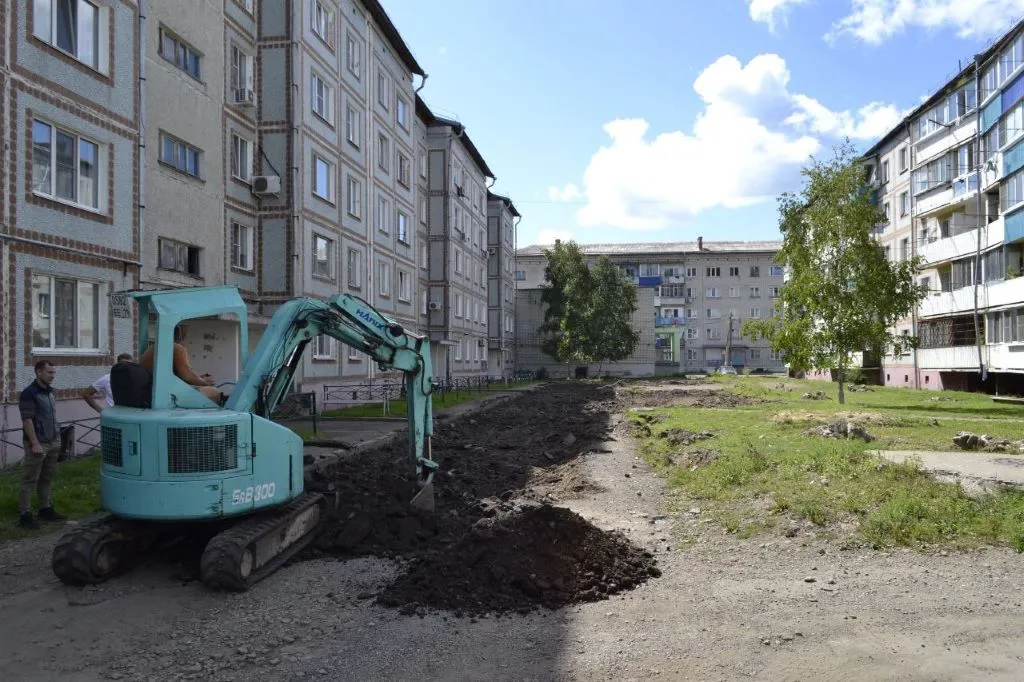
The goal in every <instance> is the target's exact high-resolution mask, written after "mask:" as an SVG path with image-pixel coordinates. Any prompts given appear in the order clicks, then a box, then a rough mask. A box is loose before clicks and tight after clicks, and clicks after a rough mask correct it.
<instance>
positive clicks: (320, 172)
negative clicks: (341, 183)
mask: <svg viewBox="0 0 1024 682" xmlns="http://www.w3.org/2000/svg"><path fill="white" fill-rule="evenodd" d="M313 194H315V195H316V196H318V197H320V198H321V199H324V200H325V201H334V166H333V164H331V163H329V162H328V161H326V160H324V159H322V158H320V157H319V156H317V155H316V153H314V154H313Z"/></svg>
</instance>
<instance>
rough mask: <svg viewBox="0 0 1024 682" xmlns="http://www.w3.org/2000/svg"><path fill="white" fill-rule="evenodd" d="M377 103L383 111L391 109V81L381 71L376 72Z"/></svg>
mask: <svg viewBox="0 0 1024 682" xmlns="http://www.w3.org/2000/svg"><path fill="white" fill-rule="evenodd" d="M377 102H379V103H380V105H381V106H382V107H384V111H388V110H389V109H390V108H391V80H390V79H389V78H388V75H387V74H386V73H384V70H383V69H378V70H377Z"/></svg>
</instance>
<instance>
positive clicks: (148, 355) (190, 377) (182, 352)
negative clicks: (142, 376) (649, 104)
mask: <svg viewBox="0 0 1024 682" xmlns="http://www.w3.org/2000/svg"><path fill="white" fill-rule="evenodd" d="M155 349H156V345H155V344H154V343H153V341H152V339H151V340H150V342H149V348H147V349H146V351H145V352H144V353H143V354H142V356H141V357H140V358H139V364H140V365H142V366H143V367H145V368H146V369H148V370H149V371H150V372H152V371H153V353H154V351H155ZM174 376H176V377H178V378H179V379H181V380H182V381H184V382H185V383H186V384H189V385H191V386H193V387H195V389H196V390H197V391H199V392H200V393H202V394H203V395H205V396H206V397H207V398H209V399H210V400H212V401H213V402H215V403H217V404H218V405H223V404H224V402H225V401H226V400H227V396H226V395H224V394H223V393H221V392H220V390H218V389H217V387H216V386H215V385H214V381H213V377H212V376H210V375H209V374H202V375H199V374H196V373H195V370H193V369H192V363H190V362H189V359H188V350H187V349H186V348H185V346H183V345H182V344H181V327H180V326H178V327H175V328H174Z"/></svg>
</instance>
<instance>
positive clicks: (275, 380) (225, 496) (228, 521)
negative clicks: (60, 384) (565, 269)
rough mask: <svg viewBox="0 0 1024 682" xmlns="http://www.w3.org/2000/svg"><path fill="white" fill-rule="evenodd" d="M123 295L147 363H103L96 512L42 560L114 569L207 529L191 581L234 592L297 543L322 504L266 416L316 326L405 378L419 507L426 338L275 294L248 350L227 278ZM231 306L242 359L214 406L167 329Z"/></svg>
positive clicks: (95, 572)
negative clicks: (182, 373)
mask: <svg viewBox="0 0 1024 682" xmlns="http://www.w3.org/2000/svg"><path fill="white" fill-rule="evenodd" d="M122 295H125V296H127V300H129V301H130V300H134V302H135V303H136V304H137V309H136V319H137V320H138V331H137V337H138V349H137V351H138V355H137V356H136V357H141V355H142V352H143V351H144V350H146V349H147V348H148V346H149V344H150V338H149V337H150V325H151V320H155V325H154V335H153V336H154V338H153V343H154V344H155V347H154V352H153V365H152V371H150V370H148V369H146V368H144V367H142V366H141V365H139V364H137V363H118V364H117V365H114V367H112V368H111V387H112V393H113V398H114V403H115V404H114V406H113V407H111V408H108V409H106V410H104V411H103V412H102V414H101V415H100V432H101V435H100V450H101V456H102V460H103V461H102V468H101V473H100V497H101V502H102V505H103V508H104V509H105V510H106V511H107V512H109V514H108V515H107V516H105V517H103V518H99V519H96V520H94V521H91V522H87V523H84V524H81V525H79V526H76V527H75V528H73V529H72V530H70V531H69V532H67V533H66V534H65V535H64V536H63V537H62V538H61V540H60V541H59V542H58V544H57V546H56V547H55V548H54V551H53V557H52V567H53V571H54V573H55V574H56V575H57V577H58V578H60V580H61V581H63V582H64V583H67V584H72V585H86V584H95V583H100V582H103V581H105V580H107V579H108V578H110V577H111V576H113V575H115V574H117V573H119V572H121V571H122V570H123V569H124V568H126V567H127V566H128V565H130V563H131V562H132V559H133V558H138V556H139V555H140V554H141V553H143V552H145V551H146V549H148V548H149V547H151V546H152V544H153V543H154V542H155V539H156V538H158V537H160V536H161V535H163V534H164V531H166V530H167V529H168V528H172V527H173V528H175V529H178V530H179V531H181V529H182V526H184V532H192V531H200V532H198V533H196V534H197V535H200V536H201V537H204V538H205V537H210V535H211V534H212V537H211V538H210V539H209V541H208V542H207V543H206V545H205V548H204V550H203V554H202V558H201V561H200V577H201V579H202V581H203V582H204V583H206V584H207V585H209V586H211V587H213V588H217V589H228V590H234V591H244V590H246V589H248V588H249V587H251V586H252V585H253V584H255V583H256V582H258V581H259V580H261V579H263V578H265V577H266V576H267V575H269V574H271V573H272V572H273V571H275V570H276V569H277V568H279V567H280V566H281V565H282V564H284V563H285V562H286V561H288V560H289V559H290V558H292V557H294V556H295V555H296V554H298V553H299V552H300V551H301V550H302V549H304V548H305V547H307V546H308V545H309V544H310V543H311V542H312V541H313V540H314V539H315V537H316V535H317V534H318V532H319V531H320V529H321V528H322V527H323V524H324V522H325V521H326V519H327V518H328V516H329V514H330V513H331V512H332V508H331V506H332V504H335V503H334V502H332V499H331V498H332V496H331V495H325V494H322V493H318V492H311V491H307V490H306V485H305V481H304V474H303V471H304V466H303V442H302V438H301V437H299V436H298V435H297V434H295V433H294V432H293V431H292V430H290V429H288V428H287V427H285V426H282V425H280V424H277V423H275V422H273V421H272V420H271V415H272V413H273V412H274V409H275V408H276V407H277V406H278V405H279V404H280V402H281V401H282V400H283V399H284V398H285V396H286V395H287V394H288V392H289V390H290V388H291V385H292V379H293V376H294V374H295V371H296V369H297V368H298V366H299V363H300V362H301V359H302V355H303V352H304V351H305V349H306V346H307V345H308V344H309V343H310V341H312V340H313V339H314V338H316V337H317V336H318V335H321V334H324V335H327V336H330V337H332V338H334V339H337V340H338V341H340V342H341V343H344V344H346V345H347V346H349V347H350V348H354V349H357V350H359V351H361V352H363V353H365V354H366V355H368V356H370V358H371V359H372V360H374V361H375V362H377V363H378V365H379V366H380V367H381V368H382V369H385V370H398V371H401V372H402V373H403V374H404V376H405V395H406V399H407V404H408V424H409V432H408V436H409V456H410V460H411V462H410V464H411V467H412V469H413V470H414V472H415V475H416V478H417V482H418V484H419V492H418V493H417V494H416V496H415V497H414V498H413V500H412V504H413V506H414V507H418V508H420V509H428V510H430V509H433V501H434V498H433V476H434V472H435V470H436V469H437V464H436V463H435V462H434V460H433V459H432V457H431V451H430V438H431V434H432V433H433V417H432V411H431V410H432V407H431V392H432V386H433V385H432V370H431V363H430V344H429V341H427V340H426V339H425V338H422V337H420V336H417V335H414V334H411V333H409V332H407V331H406V330H404V329H403V328H402V326H401V325H400V324H398V323H396V322H395V321H394V320H392V319H389V318H387V317H385V316H384V315H383V314H382V313H381V312H379V311H378V310H376V309H374V308H373V307H371V306H370V305H369V304H367V303H366V302H365V301H363V300H362V299H360V298H358V297H356V296H352V295H349V294H340V295H337V296H334V297H332V298H330V299H328V300H321V299H317V298H307V297H299V298H294V299H291V300H289V301H287V302H285V303H283V304H282V305H281V306H280V307H279V308H278V309H277V311H276V312H275V313H274V315H273V317H272V318H271V319H270V322H269V324H268V325H267V327H266V329H265V330H264V332H263V336H262V338H261V339H260V342H259V344H258V345H257V346H256V348H255V350H254V351H253V352H252V354H251V355H250V354H249V353H248V349H249V343H248V323H247V310H246V306H245V303H244V302H243V301H242V298H241V295H240V294H239V292H238V289H237V288H235V287H195V288H189V289H175V290H167V291H132V292H125V293H124V294H122ZM227 316H233V317H235V318H237V319H238V321H239V335H240V344H239V353H240V356H241V365H242V367H243V370H242V373H241V375H240V376H239V377H238V380H237V382H235V387H234V390H232V391H231V393H230V395H229V396H228V397H227V399H226V402H224V404H223V406H221V405H219V404H217V403H216V402H214V401H213V400H211V399H210V398H208V397H207V396H206V395H204V394H203V393H201V392H200V391H198V390H196V388H195V387H193V386H191V385H189V384H187V383H185V382H184V381H183V380H182V379H180V378H178V377H177V376H175V374H174V371H173V347H174V329H175V328H176V327H177V326H178V325H179V324H180V323H182V322H183V321H186V320H190V319H196V318H209V317H215V318H219V319H226V317H227Z"/></svg>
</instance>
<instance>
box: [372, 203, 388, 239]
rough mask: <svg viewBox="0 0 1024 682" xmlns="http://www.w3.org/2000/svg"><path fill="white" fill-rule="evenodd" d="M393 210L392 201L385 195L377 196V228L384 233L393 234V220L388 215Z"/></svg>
mask: <svg viewBox="0 0 1024 682" xmlns="http://www.w3.org/2000/svg"><path fill="white" fill-rule="evenodd" d="M390 211H391V202H390V201H388V200H387V199H385V198H384V197H377V215H376V216H374V217H375V219H376V224H377V230H378V231H380V232H383V233H384V234H391V221H390V216H389V215H388V214H389V212H390Z"/></svg>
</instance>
